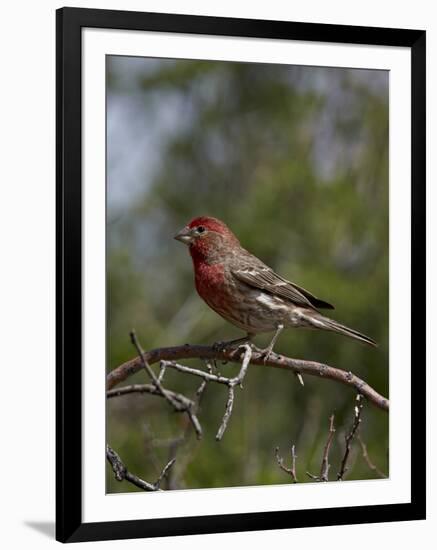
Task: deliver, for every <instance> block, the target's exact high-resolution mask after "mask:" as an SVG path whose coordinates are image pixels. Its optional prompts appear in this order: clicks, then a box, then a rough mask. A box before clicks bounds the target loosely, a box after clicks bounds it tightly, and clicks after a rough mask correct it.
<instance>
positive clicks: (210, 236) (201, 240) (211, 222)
mask: <svg viewBox="0 0 437 550" xmlns="http://www.w3.org/2000/svg"><path fill="white" fill-rule="evenodd" d="M175 239H177V240H178V241H181V242H182V243H184V244H186V245H188V246H189V248H190V254H191V256H192V258H193V260H194V261H195V262H196V261H219V260H220V258H222V257H223V256H224V255H225V254H226V253H227V251H228V250H229V249H232V247H234V246H236V245H237V246H239V241H238V239H237V237H236V236H235V235H234V234H233V233H232V231H231V230H230V229H229V227H228V226H227V225H226V224H225V223H224V222H222V221H221V220H218V219H217V218H211V217H209V216H199V217H198V218H194V219H193V220H191V221H190V222H189V223H188V224H187V225H186V226H185V227H184V228H183V229H181V231H179V233H177V235H175Z"/></svg>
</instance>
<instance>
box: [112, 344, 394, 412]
mask: <svg viewBox="0 0 437 550" xmlns="http://www.w3.org/2000/svg"><path fill="white" fill-rule="evenodd" d="M243 353H244V351H243V350H242V349H241V348H237V349H236V348H235V347H234V348H232V347H230V348H228V349H217V346H200V345H190V344H185V345H182V346H174V347H166V348H156V349H153V350H150V351H146V352H145V353H144V354H143V355H142V357H143V359H144V361H146V362H147V364H148V365H152V364H154V363H158V362H160V361H176V360H178V359H195V358H197V359H204V360H217V361H228V362H233V363H240V362H241V358H242V354H243ZM143 359H142V358H140V357H134V358H133V359H130V360H129V361H127V362H126V363H123V364H122V365H120V366H118V367H116V368H115V369H113V370H112V371H111V372H109V374H108V375H107V378H106V383H107V389H108V390H112V388H114V386H116V385H117V384H119V383H120V382H123V381H125V380H126V379H127V378H129V377H130V376H132V375H133V374H135V373H136V372H138V371H139V370H140V369H142V368H144V363H143ZM250 363H251V364H252V365H259V366H261V367H273V368H277V369H283V370H289V371H291V372H293V373H294V374H296V375H298V376H299V375H309V376H316V377H319V378H326V379H327V380H334V381H335V382H339V383H340V384H344V385H346V386H348V387H350V388H351V389H353V390H354V391H355V392H356V393H360V394H361V395H363V396H364V397H365V398H366V399H367V400H368V401H369V402H370V403H372V404H373V405H375V406H376V407H378V408H379V409H381V410H383V411H386V412H388V410H389V400H388V399H387V398H385V397H384V396H382V395H380V394H379V393H378V392H377V391H376V390H375V389H373V388H372V387H371V386H369V384H367V382H365V381H364V380H362V379H361V378H359V377H358V376H356V375H355V374H353V373H352V372H351V371H348V372H347V371H344V370H341V369H337V368H335V367H331V366H329V365H326V364H324V363H317V362H316V361H306V360H303V359H292V358H291V357H286V356H284V355H279V354H276V353H272V354H271V355H270V356H269V358H268V360H267V361H265V354H263V352H262V351H261V350H259V349H257V348H256V347H254V346H253V347H252V357H251V358H250Z"/></svg>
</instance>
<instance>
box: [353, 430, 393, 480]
mask: <svg viewBox="0 0 437 550" xmlns="http://www.w3.org/2000/svg"><path fill="white" fill-rule="evenodd" d="M357 439H358V441H359V443H360V445H361V452H362V455H363V458H364V460H365V462H366V464H367V466H368V467H369V468H370V469H371V470H372V472H375V474H377V475H378V476H379V477H383V478H386V477H387V476H386V475H385V474H384V472H383V471H381V470H380V469H379V468H378V466H376V465H375V464H374V463H373V462H372V461H371V460H370V457H369V453H368V452H367V445H366V444H365V443H364V441H363V440H362V438H361V435H360V434H358V435H357Z"/></svg>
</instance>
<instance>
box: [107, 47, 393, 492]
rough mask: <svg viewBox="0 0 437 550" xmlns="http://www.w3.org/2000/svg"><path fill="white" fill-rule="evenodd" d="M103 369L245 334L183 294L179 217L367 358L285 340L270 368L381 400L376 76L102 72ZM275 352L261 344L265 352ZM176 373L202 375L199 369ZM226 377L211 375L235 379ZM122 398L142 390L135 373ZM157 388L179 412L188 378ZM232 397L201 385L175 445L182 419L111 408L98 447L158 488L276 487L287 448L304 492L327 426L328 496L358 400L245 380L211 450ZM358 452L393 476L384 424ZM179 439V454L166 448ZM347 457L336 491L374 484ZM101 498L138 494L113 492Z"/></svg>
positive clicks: (373, 417) (130, 400) (161, 404)
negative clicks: (297, 367) (302, 372)
mask: <svg viewBox="0 0 437 550" xmlns="http://www.w3.org/2000/svg"><path fill="white" fill-rule="evenodd" d="M107 59H108V60H107V155H108V156H107V197H108V209H107V216H108V219H107V223H108V241H107V246H108V250H107V266H108V273H107V277H108V364H107V368H108V370H111V369H113V368H115V367H116V366H118V365H119V364H120V363H122V362H124V361H126V360H128V359H130V358H131V357H133V356H134V355H135V354H136V353H135V350H134V348H133V347H132V344H131V342H130V339H129V331H130V330H131V329H132V328H134V329H135V330H136V332H137V335H138V338H139V340H140V342H141V344H142V346H143V348H144V349H151V348H154V347H158V346H170V345H177V344H183V343H186V342H189V343H193V344H194V343H208V344H211V343H213V342H215V341H218V340H226V339H232V338H236V337H239V336H241V335H242V334H241V333H240V332H239V331H238V329H237V328H236V327H233V326H232V325H230V324H229V323H227V322H226V321H224V320H223V319H221V318H220V317H219V316H218V315H217V314H215V313H214V312H213V311H211V310H210V309H209V308H208V307H207V306H206V304H204V302H203V301H202V300H201V299H200V298H199V297H198V296H197V294H196V291H195V289H194V281H193V273H192V265H191V259H190V257H189V254H188V250H187V249H186V247H184V246H183V245H181V243H179V242H177V241H175V240H173V235H174V234H175V233H176V231H177V230H179V229H180V228H181V227H183V226H184V225H185V224H186V223H187V222H188V221H189V220H190V219H191V218H193V217H195V216H198V215H202V214H206V215H211V216H216V217H219V218H221V219H223V220H224V221H225V222H226V223H227V224H228V225H229V226H230V227H231V228H232V230H233V231H234V232H235V233H236V234H237V236H238V237H239V239H240V241H241V243H242V244H243V246H244V247H245V248H247V249H249V250H250V251H251V252H253V253H254V254H256V255H257V256H258V257H259V258H261V259H262V260H263V261H265V262H266V263H268V264H269V265H270V266H272V267H273V268H274V269H275V270H276V271H277V272H279V273H280V274H281V275H283V276H284V277H286V278H288V279H290V280H292V281H294V282H296V283H297V284H299V285H301V286H304V287H305V288H308V289H309V290H310V291H312V292H314V293H315V294H316V295H317V296H319V297H321V298H323V299H325V300H327V301H329V302H331V303H333V304H334V305H335V307H336V310H335V311H334V312H332V317H333V318H335V319H338V320H339V321H341V322H343V323H345V324H347V325H349V326H351V327H353V328H356V329H357V330H359V331H362V332H364V333H365V334H368V335H369V336H371V337H372V338H374V339H375V340H377V341H378V343H379V348H378V349H372V348H370V347H367V346H364V345H361V344H360V343H358V342H354V341H352V340H349V339H347V338H344V337H342V336H339V335H335V334H330V333H326V334H324V333H322V332H317V331H314V332H313V331H305V330H288V331H285V332H284V333H283V334H282V335H281V337H280V339H279V342H278V344H277V345H276V348H275V349H276V351H278V352H280V353H283V354H286V355H289V356H291V357H297V358H302V359H308V360H316V361H321V362H325V363H327V364H330V365H332V366H335V367H338V368H341V369H344V370H347V371H348V370H351V371H352V372H354V373H355V374H357V375H358V376H360V377H362V378H364V379H365V380H366V381H367V382H368V383H369V384H370V385H372V386H373V387H374V388H375V389H376V390H377V391H378V392H380V393H382V394H383V395H385V396H387V397H388V73H387V72H385V71H374V70H357V69H337V68H320V67H302V66H286V65H263V64H249V63H230V62H212V61H179V60H157V59H147V58H128V57H115V56H111V57H108V58H107ZM270 337H271V335H267V336H265V337H258V338H257V339H256V344H258V345H265V344H267V343H268V341H269V338H270ZM184 364H188V365H191V366H195V367H197V368H202V366H203V365H202V363H201V362H200V361H196V360H190V361H185V362H184ZM238 368H239V367H238V365H230V364H228V365H220V370H221V372H222V373H223V374H224V375H229V376H231V375H235V374H236V373H237V372H238ZM130 382H139V383H145V382H148V380H147V377H146V375H145V373H143V372H140V373H138V374H137V375H135V376H134V377H132V378H130V379H129V383H130ZM165 383H166V387H168V388H170V389H174V390H175V391H180V392H183V393H185V394H186V395H189V396H192V395H193V393H194V392H195V390H196V388H197V387H198V385H199V380H198V379H197V378H194V377H190V376H186V375H182V374H181V373H177V372H168V373H167V374H166V378H165ZM226 397H227V392H226V388H225V387H220V386H218V385H217V384H211V385H209V386H208V387H207V389H206V392H205V395H204V397H203V401H202V406H201V411H200V413H199V418H200V420H201V422H202V427H203V430H204V436H203V438H202V440H200V441H197V440H196V438H195V436H194V434H192V433H191V432H192V430H191V431H187V433H186V437H185V438H183V439H181V438H180V435H181V433H183V431H184V430H185V427H186V426H185V415H180V414H175V413H174V412H173V411H172V409H171V407H169V406H168V403H166V402H165V400H163V399H159V398H156V397H153V396H150V395H129V396H124V397H117V398H113V399H110V400H109V401H108V403H107V440H108V443H109V444H110V445H111V446H112V447H113V448H114V449H115V450H116V451H117V452H118V453H119V454H120V456H121V458H122V459H123V461H124V462H125V464H126V465H127V467H128V468H129V470H130V471H132V472H133V473H135V474H136V475H138V476H139V477H141V478H143V479H145V480H148V481H151V482H153V481H154V480H155V479H156V478H157V475H158V474H159V472H160V471H161V469H162V467H163V466H164V465H165V464H166V463H167V461H168V460H169V458H170V457H171V456H173V454H176V457H177V461H176V464H175V467H174V469H173V471H172V474H171V479H169V480H168V483H167V487H170V488H209V487H231V486H242V485H258V484H278V483H289V482H290V478H288V477H287V475H286V474H284V472H282V471H281V470H280V469H279V467H278V464H277V463H276V460H275V457H274V449H275V447H276V446H279V447H280V450H281V454H282V456H284V458H287V459H288V453H289V448H290V446H291V444H294V445H295V446H296V453H297V475H298V478H299V481H302V482H308V481H311V480H310V479H309V478H308V477H307V476H306V475H305V472H306V471H307V470H308V471H310V472H312V473H315V474H317V473H318V472H319V470H320V462H321V457H322V452H323V447H324V444H325V441H326V438H327V435H328V426H329V416H330V414H331V413H332V412H335V424H336V427H337V431H336V434H335V439H334V443H333V447H332V451H331V457H330V462H331V465H332V466H331V479H335V474H336V473H337V471H338V468H339V462H340V460H341V457H342V455H343V452H344V435H345V432H347V431H349V429H350V427H351V424H352V421H353V414H354V405H355V394H354V393H353V392H352V391H351V390H350V389H349V388H347V387H345V386H341V385H339V384H337V383H335V382H332V381H328V380H323V379H317V378H313V377H308V376H307V377H305V386H304V387H301V386H300V384H299V382H298V381H297V379H296V377H295V376H293V374H292V373H290V372H282V371H280V370H276V369H268V368H263V367H260V366H251V367H249V372H248V374H247V376H246V379H245V383H244V389H243V390H239V389H237V393H236V401H235V406H234V411H233V414H232V418H231V420H230V423H229V426H228V429H227V431H226V433H225V435H224V438H223V440H222V441H221V442H219V443H218V442H216V441H215V434H216V431H217V428H218V426H219V425H220V422H221V419H222V416H223V413H224V408H225V403H226ZM361 436H362V438H363V441H365V442H366V444H367V447H368V452H369V455H370V457H371V459H372V461H373V462H374V463H375V464H376V465H377V466H378V467H379V468H380V469H381V470H382V471H383V472H385V473H386V474H388V441H389V439H388V415H387V413H385V412H383V411H381V410H379V409H376V408H375V407H373V406H372V405H370V404H368V403H367V402H365V405H364V410H363V421H362V424H361ZM178 438H179V439H178ZM374 477H375V473H374V472H372V471H371V469H369V467H368V465H367V464H366V462H365V460H364V459H363V457H362V454H361V449H360V447H359V445H358V443H357V442H356V443H355V446H354V449H353V453H352V461H351V468H350V471H349V472H348V475H347V477H346V479H367V478H374ZM107 488H108V492H127V491H135V490H137V489H136V488H135V487H134V486H133V485H130V484H129V483H127V482H122V483H120V482H117V481H116V480H115V479H114V476H113V473H112V471H111V469H110V467H109V466H108V469H107Z"/></svg>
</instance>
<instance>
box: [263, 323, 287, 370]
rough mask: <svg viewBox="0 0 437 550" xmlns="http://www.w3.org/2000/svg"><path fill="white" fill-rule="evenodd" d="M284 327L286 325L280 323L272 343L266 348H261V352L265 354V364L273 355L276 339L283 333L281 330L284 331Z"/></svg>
mask: <svg viewBox="0 0 437 550" xmlns="http://www.w3.org/2000/svg"><path fill="white" fill-rule="evenodd" d="M283 329H284V325H278V327H277V328H276V332H275V334H274V336H273V338H272V341H271V342H270V344H269V345H268V346H267V347H266V348H264V349H260V350H259V351H260V353H261V354H262V355H263V362H264V364H266V363H267V361H268V360H269V359H270V357H271V355H272V354H273V348H274V347H275V344H276V340H277V339H278V337H279V335H280V334H281V332H282V331H283Z"/></svg>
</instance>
